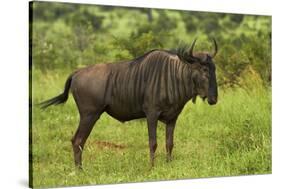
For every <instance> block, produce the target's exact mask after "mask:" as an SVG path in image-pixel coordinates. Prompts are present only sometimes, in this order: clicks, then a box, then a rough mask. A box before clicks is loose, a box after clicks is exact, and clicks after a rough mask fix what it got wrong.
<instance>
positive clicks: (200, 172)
mask: <svg viewBox="0 0 281 189" xmlns="http://www.w3.org/2000/svg"><path fill="white" fill-rule="evenodd" d="M66 78H67V74H66V73H63V72H58V73H55V71H53V72H52V73H45V74H44V75H42V73H40V72H33V86H32V87H33V91H32V96H33V98H32V102H33V103H34V104H35V103H38V102H40V101H42V100H45V99H48V98H50V97H53V96H55V95H57V94H59V93H60V92H62V89H63V86H64V82H65V79H66ZM219 95H220V96H219V102H218V104H217V105H216V106H209V105H207V103H204V102H202V101H201V100H199V99H198V100H197V103H196V105H193V104H192V103H191V102H189V103H188V104H187V105H186V107H185V108H184V110H183V112H182V113H181V114H180V116H179V119H178V122H177V127H176V129H175V139H174V140H175V141H174V143H175V147H174V151H173V161H172V162H170V163H166V161H165V160H166V158H165V157H166V154H165V132H164V131H165V127H164V125H163V124H162V123H159V125H158V131H157V132H158V138H157V139H158V148H157V151H156V154H157V155H156V162H155V167H154V168H153V169H152V170H150V169H149V149H148V136H147V128H146V122H145V120H138V121H131V122H127V123H124V124H123V123H119V122H118V121H116V120H114V119H113V118H111V117H110V116H108V115H107V114H106V113H104V114H103V115H102V117H101V119H100V120H99V121H98V122H97V124H96V125H95V127H94V129H93V132H92V133H91V135H90V137H89V139H88V141H87V143H86V146H85V149H84V154H83V167H84V171H78V170H76V169H75V167H74V162H73V154H72V147H71V142H70V139H71V137H72V136H73V134H74V132H75V131H76V128H77V124H78V118H79V117H78V112H77V109H76V106H75V104H74V101H73V99H72V97H70V98H69V100H68V102H67V103H66V104H65V105H62V106H56V107H55V106H53V107H50V108H49V109H46V110H45V111H42V110H41V109H39V108H38V107H37V106H33V107H32V126H31V127H32V141H33V144H32V157H33V164H32V168H33V174H32V176H33V186H34V187H52V186H74V185H89V184H105V183H106V184H108V183H123V182H140V181H152V180H167V179H183V178H200V177H215V176H230V175H247V174H266V173H271V89H265V88H262V87H256V88H254V89H252V90H244V89H242V88H238V89H228V90H224V91H222V90H220V94H219Z"/></svg>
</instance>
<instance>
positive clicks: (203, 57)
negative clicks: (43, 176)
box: [42, 39, 218, 167]
mask: <svg viewBox="0 0 281 189" xmlns="http://www.w3.org/2000/svg"><path fill="white" fill-rule="evenodd" d="M195 42H196V40H194V41H193V43H192V44H191V46H190V48H179V49H177V50H176V51H166V50H152V51H150V52H147V53H146V54H144V55H143V56H140V57H138V58H136V59H134V60H132V61H124V62H120V63H115V64H96V65H92V66H88V67H86V68H82V69H79V70H77V71H75V72H73V73H72V74H71V75H70V76H69V77H68V79H67V80H66V83H65V88H64V92H63V93H62V94H60V95H58V96H56V97H54V98H52V99H50V100H47V101H45V102H43V103H42V107H43V108H46V107H48V106H50V105H53V104H54V105H57V104H61V103H64V102H66V101H67V99H68V93H69V90H70V89H71V92H72V95H73V97H74V100H75V102H76V104H77V107H78V110H79V114H80V123H79V126H78V129H77V131H76V133H75V135H74V136H73V138H72V140H71V141H72V147H73V152H74V161H75V165H76V166H78V167H81V166H82V160H81V159H82V151H83V147H84V144H85V142H86V140H87V138H88V136H89V134H90V132H91V130H92V128H93V126H94V124H95V122H96V121H97V120H98V119H99V117H100V115H101V114H102V113H103V112H107V113H108V114H109V115H110V116H112V117H113V118H115V119H117V120H119V121H121V122H125V121H129V120H133V119H139V118H146V119H147V126H148V136H149V149H150V162H151V166H153V165H154V154H155V150H156V148H157V141H156V130H157V121H158V120H160V121H162V122H163V123H165V124H166V151H167V161H170V160H171V153H172V149H173V133H174V128H175V124H176V121H177V118H178V115H179V114H180V112H181V111H182V109H183V107H184V105H185V104H186V103H187V102H188V101H189V100H191V99H192V100H193V101H194V102H195V99H196V96H197V95H198V96H200V97H201V98H202V99H204V100H205V98H207V99H208V103H209V104H210V105H213V104H216V103H217V97H218V92H217V82H216V71H215V69H216V68H215V64H214V63H213V61H212V59H213V58H214V56H215V55H216V53H217V43H216V41H215V39H214V45H215V50H214V52H213V53H207V52H193V48H194V45H195Z"/></svg>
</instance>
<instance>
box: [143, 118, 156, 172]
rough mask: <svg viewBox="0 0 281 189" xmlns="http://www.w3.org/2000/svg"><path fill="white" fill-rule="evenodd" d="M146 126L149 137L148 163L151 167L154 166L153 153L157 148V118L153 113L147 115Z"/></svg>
mask: <svg viewBox="0 0 281 189" xmlns="http://www.w3.org/2000/svg"><path fill="white" fill-rule="evenodd" d="M146 117H147V126H148V137H149V150H150V163H151V167H153V166H154V158H155V151H156V148H157V138H156V131H157V121H158V116H157V115H156V114H154V113H152V114H147V116H146Z"/></svg>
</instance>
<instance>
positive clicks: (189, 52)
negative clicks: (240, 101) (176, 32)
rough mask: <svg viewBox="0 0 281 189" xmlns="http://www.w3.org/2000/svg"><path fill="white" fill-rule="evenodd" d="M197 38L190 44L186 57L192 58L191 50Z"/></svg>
mask: <svg viewBox="0 0 281 189" xmlns="http://www.w3.org/2000/svg"><path fill="white" fill-rule="evenodd" d="M196 40H197V38H195V39H194V40H193V42H192V44H191V46H190V47H189V50H188V55H189V56H191V57H193V48H194V45H195V42H196Z"/></svg>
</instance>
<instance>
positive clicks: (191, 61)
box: [184, 52, 198, 64]
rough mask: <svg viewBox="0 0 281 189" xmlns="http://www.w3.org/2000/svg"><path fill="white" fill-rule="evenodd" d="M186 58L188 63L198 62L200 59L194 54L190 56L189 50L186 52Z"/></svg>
mask: <svg viewBox="0 0 281 189" xmlns="http://www.w3.org/2000/svg"><path fill="white" fill-rule="evenodd" d="M184 60H185V62H187V63H190V64H193V63H194V62H198V59H197V58H196V57H194V56H190V54H189V53H188V52H185V53H184Z"/></svg>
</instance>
